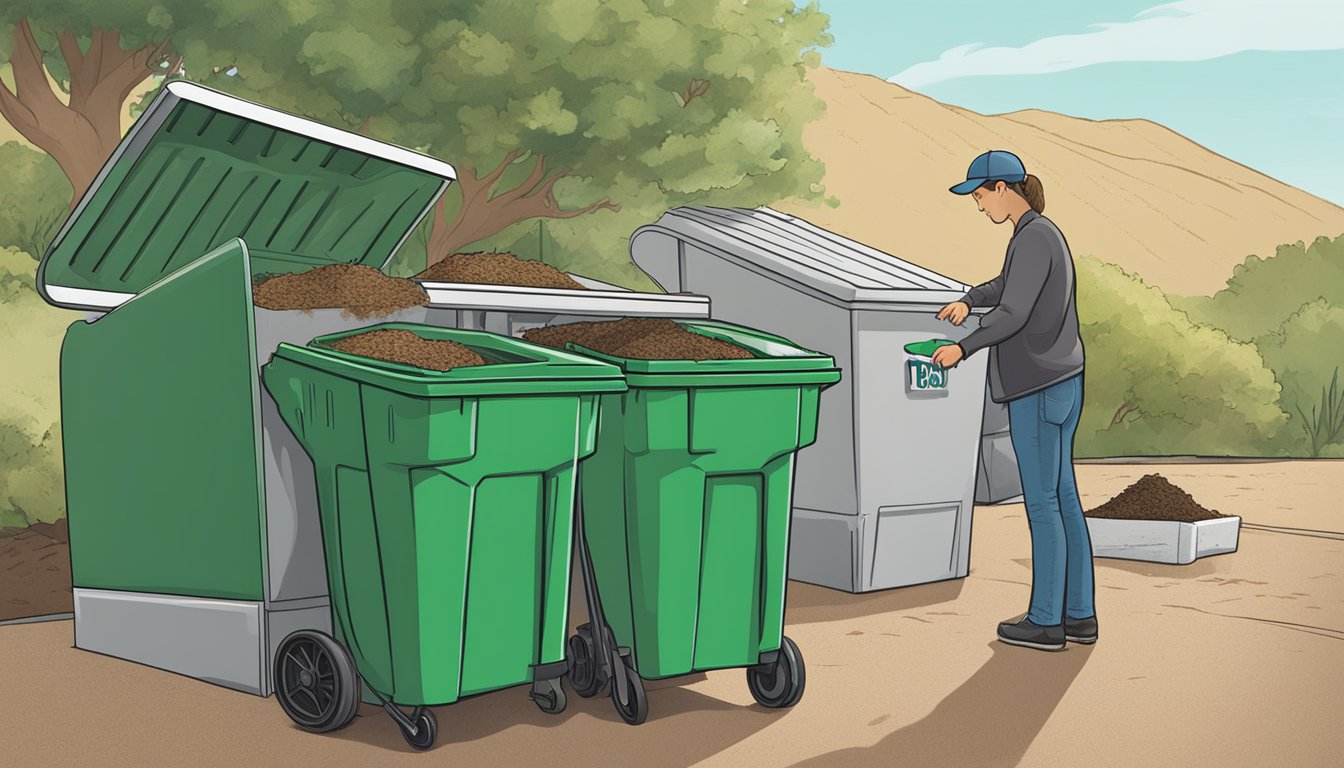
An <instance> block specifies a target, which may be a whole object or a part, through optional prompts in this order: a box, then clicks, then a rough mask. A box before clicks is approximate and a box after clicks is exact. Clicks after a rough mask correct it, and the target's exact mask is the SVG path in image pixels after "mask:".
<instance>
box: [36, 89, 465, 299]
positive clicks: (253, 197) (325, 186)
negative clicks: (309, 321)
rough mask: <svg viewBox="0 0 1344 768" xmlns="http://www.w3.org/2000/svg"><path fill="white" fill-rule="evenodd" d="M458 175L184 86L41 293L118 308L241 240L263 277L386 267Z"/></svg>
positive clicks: (41, 271)
mask: <svg viewBox="0 0 1344 768" xmlns="http://www.w3.org/2000/svg"><path fill="white" fill-rule="evenodd" d="M455 178H456V173H455V172H454V170H453V167H452V166H451V165H448V164H447V163H445V162H443V161H441V160H436V159H434V158H432V157H429V156H427V155H422V154H419V153H416V152H412V151H410V150H407V149H402V148H401V147H396V146H393V145H390V144H384V143H382V142H378V141H375V140H373V139H370V138H368V137H366V136H361V135H359V134H355V133H350V132H348V131H342V130H338V129H336V128H332V127H330V126H327V125H323V124H321V123H318V122H314V121H312V120H308V119H305V118H302V117H298V116H296V115H291V114H288V113H286V112H281V111H279V110H276V109H271V108H269V107H265V106H262V105H260V104H255V103H253V102H250V101H245V100H243V99H239V98H236V97H234V96H230V95H228V94H225V93H221V92H219V91H215V90H211V89H209V88H205V87H203V86H200V85H196V84H195V83H191V82H187V81H180V80H179V81H175V82H170V83H168V84H167V85H165V86H164V88H163V89H162V90H161V91H160V92H159V94H158V96H157V97H155V99H154V101H153V102H152V103H151V104H150V105H149V107H148V108H147V109H146V110H145V112H144V114H142V115H141V116H140V118H139V119H138V120H137V121H136V122H135V124H134V125H133V126H132V127H131V130H130V131H129V132H128V133H127V134H126V136H125V138H123V139H122V141H121V143H120V144H119V145H118V146H117V149H116V150H115V151H114V152H113V153H112V157H111V158H109V159H108V161H107V162H106V163H105V164H104V165H103V168H102V170H101V171H100V172H99V174H98V176H97V178H96V179H94V182H93V184H92V185H90V187H89V189H88V191H87V192H85V193H84V196H83V197H82V198H81V199H80V201H79V205H78V206H77V207H76V208H75V210H74V212H73V213H72V214H71V215H70V217H69V218H68V219H67V220H66V222H65V224H64V225H63V226H62V227H61V229H60V231H59V232H58V233H57V235H56V238H55V239H54V240H53V241H52V243H51V246H50V247H49V248H48V249H47V252H46V254H45V255H44V256H43V258H42V262H41V265H40V266H39V267H38V281H37V282H38V289H39V290H40V291H41V293H42V296H43V298H45V299H46V300H47V301H48V302H49V303H51V304H55V305H57V306H62V307H69V308H72V309H91V310H105V309H110V308H113V307H116V306H119V305H120V304H121V303H122V302H124V301H126V300H127V299H129V298H131V297H132V296H134V295H135V294H137V293H139V292H140V291H142V290H144V289H145V288H147V287H149V286H150V285H152V284H154V283H156V282H158V281H159V280H161V279H163V278H165V277H167V276H168V275H170V274H172V273H173V272H176V271H177V270H179V269H181V268H182V267H185V266H187V265H188V264H191V263H192V262H194V261H195V260H197V259H198V258H200V257H201V256H204V255H205V254H207V253H209V252H210V251H212V250H213V249H214V248H216V247H217V246H219V245H221V244H223V243H226V242H228V241H230V240H232V239H234V238H242V239H243V240H244V241H245V242H246V243H247V246H248V252H249V254H250V256H251V259H252V269H253V272H254V274H265V273H283V272H298V271H303V270H306V269H309V268H311V267H315V266H321V265H323V264H365V265H368V266H372V267H376V268H379V269H381V268H383V267H385V266H386V265H387V262H388V261H389V260H391V258H392V255H393V254H394V253H395V252H396V250H397V248H399V247H400V246H401V244H402V242H404V241H405V239H406V238H407V237H408V236H409V235H410V233H411V232H412V231H413V230H414V229H415V226H416V225H417V224H418V223H419V222H420V219H421V218H422V217H423V216H424V215H425V213H427V212H428V211H429V209H430V208H431V207H432V206H433V205H434V203H435V202H436V201H437V200H438V198H439V196H440V195H442V194H443V191H444V190H445V189H446V188H447V187H448V184H449V183H450V182H451V181H452V180H453V179H455Z"/></svg>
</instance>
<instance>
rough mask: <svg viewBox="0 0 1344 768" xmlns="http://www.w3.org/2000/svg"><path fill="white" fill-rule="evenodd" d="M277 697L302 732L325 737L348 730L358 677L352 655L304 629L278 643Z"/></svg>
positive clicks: (325, 637) (327, 638) (356, 706)
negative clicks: (322, 734)
mask: <svg viewBox="0 0 1344 768" xmlns="http://www.w3.org/2000/svg"><path fill="white" fill-rule="evenodd" d="M275 698H276V700H277V701H278V702H279V703H280V708H281V709H282V710H284V712H285V714H286V715H289V719H290V720H293V721H294V723H295V724H296V725H298V726H299V727H300V728H302V729H304V730H305V731H312V732H313V733H326V732H328V731H336V730H340V729H341V728H344V727H345V726H347V725H349V724H350V722H351V721H352V720H354V719H355V713H356V712H358V711H359V672H358V671H357V669H356V668H355V660H354V659H352V658H351V657H350V652H349V651H347V650H346V649H345V647H344V646H342V645H341V644H340V643H338V642H336V641H335V640H334V639H333V638H332V637H331V636H329V635H327V634H324V633H322V632H317V631H314V630H307V629H302V630H299V631H297V632H294V633H292V634H290V635H289V636H288V637H286V638H285V639H284V641H283V642H281V643H280V647H279V649H278V650H277V652H276V657H275Z"/></svg>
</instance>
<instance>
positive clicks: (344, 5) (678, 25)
mask: <svg viewBox="0 0 1344 768" xmlns="http://www.w3.org/2000/svg"><path fill="white" fill-rule="evenodd" d="M88 6H89V4H88V3H87V2H77V1H76V0H42V2H36V1H34V0H29V1H28V2H15V3H11V4H9V6H8V7H7V8H6V11H5V13H6V14H7V15H6V17H5V19H4V20H5V21H8V22H10V23H11V25H12V27H13V38H14V45H13V46H12V48H11V49H10V50H9V51H8V56H9V60H10V62H11V66H12V68H13V71H14V80H15V82H16V88H15V90H14V91H12V92H11V91H9V90H8V89H7V88H6V89H0V91H2V92H0V114H3V115H4V116H5V117H6V118H7V119H9V120H10V122H11V123H12V124H14V125H15V127H16V128H18V129H19V130H20V131H21V132H23V134H24V136H25V137H28V138H29V139H30V140H31V141H33V143H35V144H37V145H38V146H41V147H43V148H44V149H46V150H47V151H48V152H50V153H51V154H52V156H53V157H55V158H56V160H57V161H58V162H59V163H60V164H61V167H62V169H63V170H64V171H65V172H66V174H67V175H68V176H69V177H70V179H71V183H72V184H73V186H74V187H75V194H76V196H78V195H79V194H81V193H82V191H83V190H84V189H85V188H86V187H87V185H88V183H89V181H90V180H91V179H92V178H93V175H94V173H96V170H97V167H98V165H100V164H101V162H102V159H104V158H106V157H107V154H108V153H109V152H110V151H111V148H112V147H113V146H114V145H115V143H116V140H115V139H116V136H115V135H114V134H115V133H116V130H115V126H116V120H117V117H118V115H119V114H120V111H119V110H120V105H121V104H122V103H123V102H124V101H125V100H126V98H127V96H128V95H129V94H130V93H131V92H132V91H133V90H134V88H135V87H136V85H137V83H141V82H143V81H144V80H145V79H146V78H147V77H149V76H151V75H154V74H164V73H167V72H173V71H178V70H179V69H184V70H185V76H186V77H188V78H190V79H192V80H197V81H201V82H205V83H206V84H208V85H211V86H214V87H219V88H221V89H223V90H227V91H229V92H232V93H235V94H238V95H240V96H243V97H245V98H250V99H254V100H258V101H261V102H264V103H266V104H270V105H273V106H276V107H279V108H281V109H285V110H288V111H291V112H295V113H298V114H303V115H305V116H309V117H312V118H315V119H318V120H321V121H323V122H327V123H332V124H336V125H340V126H343V127H346V128H350V129H356V130H362V131H364V132H365V133H367V134H369V135H372V136H374V137H376V138H379V139H384V140H387V141H391V142H394V143H397V144H401V145H403V146H409V147H413V148H416V149H420V150H423V151H427V152H429V153H431V154H433V155H435V156H438V157H441V158H444V159H446V160H448V161H449V162H451V163H453V164H454V165H455V167H456V168H457V169H458V172H459V180H458V183H457V184H456V185H454V186H455V190H456V191H455V192H454V193H452V194H450V195H449V196H446V197H445V198H444V200H443V201H442V202H441V203H440V205H439V207H438V209H437V210H436V211H435V212H434V215H433V217H432V219H431V224H430V230H429V232H428V233H427V235H426V237H425V243H426V249H427V252H428V259H429V260H431V261H433V260H437V259H440V258H443V257H445V256H447V255H448V254H450V253H453V252H455V251H459V250H462V249H463V248H464V247H465V246H467V245H470V244H473V243H481V242H482V241H489V240H490V239H491V238H494V237H497V236H500V237H502V238H504V239H506V240H508V239H516V238H517V237H519V236H520V235H521V234H522V232H523V228H522V227H518V226H516V225H519V224H520V223H522V222H528V221H531V220H534V219H541V218H545V219H554V220H557V221H556V224H557V226H556V227H554V228H553V229H552V231H551V235H552V236H553V237H554V238H555V239H556V242H557V244H558V245H559V246H560V247H561V248H564V249H567V250H568V251H569V252H571V253H586V254H593V253H611V252H613V251H614V252H615V253H618V254H622V255H623V254H624V250H625V248H624V240H625V238H627V237H628V236H629V233H630V232H631V231H632V230H633V229H634V228H635V227H636V226H638V225H639V224H643V223H646V222H648V221H649V220H651V219H652V218H654V217H656V216H657V214H658V213H660V212H661V211H662V210H663V209H665V208H667V207H670V206H675V205H679V204H683V203H690V202H700V203H709V204H714V203H717V204H726V205H738V206H754V205H759V204H763V203H768V202H774V201H777V200H780V199H782V198H787V197H791V196H797V195H819V194H821V188H820V186H819V182H820V180H821V176H822V167H821V164H820V162H819V161H817V160H816V159H815V158H813V157H811V156H810V155H809V154H808V153H807V151H806V150H805V149H804V147H803V144H802V130H803V127H804V126H805V125H806V124H807V122H808V121H810V120H811V119H813V118H814V117H816V116H817V115H819V114H820V113H821V111H822V109H824V105H823V104H822V103H821V102H820V100H819V99H817V98H816V97H815V95H814V94H813V91H812V88H811V86H810V85H809V84H808V82H807V81H806V77H805V76H806V72H807V70H808V69H809V68H812V67H815V66H817V65H818V64H819V60H820V59H819V55H818V54H817V53H816V51H815V50H813V49H814V48H816V47H817V46H824V45H827V44H829V42H830V38H829V36H827V35H826V33H825V28H826V24H827V17H826V16H825V15H824V14H822V13H820V11H819V10H818V9H817V7H816V4H815V3H812V4H810V5H808V6H806V7H797V6H795V4H794V3H793V2H791V0H761V1H760V2H751V3H727V2H721V1H720V0H659V1H657V2H655V1H653V0H610V1H608V2H598V1H597V0H540V1H539V2H535V3H516V2H506V1H505V0H477V1H476V2H463V3H437V4H436V3H424V2H421V0H336V2H333V3H330V4H326V5H323V6H321V7H319V6H317V5H314V4H312V3H309V2H303V1H302V0H281V1H280V2H278V3H277V2H275V0H270V1H269V2H265V3H262V2H260V1H259V0H227V2H226V1H225V0H194V1H193V2H185V1H183V0H163V2H160V3H159V4H157V5H155V6H153V8H152V9H151V10H148V11H146V10H145V9H144V8H143V7H139V8H137V9H133V8H130V7H129V4H127V3H123V2H115V1H110V2H107V3H100V4H98V5H97V7H96V8H90V7H88ZM44 65H45V66H46V68H47V71H48V72H50V73H51V74H52V76H53V78H54V79H55V80H56V81H57V83H58V84H61V87H62V88H66V89H68V91H69V93H70V105H69V106H68V107H66V106H62V105H60V103H59V99H58V98H57V95H56V94H55V93H54V92H52V90H51V89H50V88H49V87H47V84H46V82H45V78H44V75H43V72H42V67H43V66H44ZM66 123H79V127H78V129H76V128H69V129H65V128H55V127H53V126H58V125H64V124H66ZM94 158H97V161H96V162H94ZM595 211H603V212H605V213H604V216H603V218H604V219H605V220H604V221H601V223H600V224H598V223H596V222H595V223H593V224H589V223H587V222H586V219H587V218H588V217H586V216H583V215H584V214H588V213H592V212H595ZM580 217H582V220H583V223H578V222H577V221H575V220H576V219H579V218H580Z"/></svg>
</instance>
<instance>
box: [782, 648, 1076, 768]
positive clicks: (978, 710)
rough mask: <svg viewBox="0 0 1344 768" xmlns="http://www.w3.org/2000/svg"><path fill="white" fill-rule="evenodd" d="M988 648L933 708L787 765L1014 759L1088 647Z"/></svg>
mask: <svg viewBox="0 0 1344 768" xmlns="http://www.w3.org/2000/svg"><path fill="white" fill-rule="evenodd" d="M990 647H991V649H992V650H993V652H994V655H993V656H991V657H990V659H989V661H987V662H985V664H984V666H982V667H980V669H979V670H977V671H976V672H975V674H973V675H971V677H970V678H969V679H967V680H966V682H965V683H962V685H961V686H960V687H959V688H957V689H956V690H955V691H953V692H952V693H951V694H949V695H948V697H947V698H945V699H943V700H942V701H941V702H940V703H939V704H938V706H937V707H935V708H934V710H933V712H931V713H929V715H928V716H927V717H925V718H924V719H922V720H919V721H918V722H915V723H912V724H910V725H908V726H906V727H904V728H902V729H900V730H899V731H896V732H894V733H892V734H890V735H888V736H887V737H886V738H884V739H882V740H881V741H879V742H878V743H877V744H874V745H873V746H871V747H859V748H853V749H843V750H839V751H837V752H831V753H828V754H825V755H818V756H817V757H815V758H812V759H810V760H804V761H803V762H800V763H797V764H795V766H794V768H800V767H805V768H832V766H860V765H862V766H870V765H975V766H1015V765H1017V764H1018V762H1019V761H1020V760H1021V759H1022V756H1023V755H1024V754H1026V751H1027V748H1028V747H1030V746H1031V743H1032V741H1034V740H1035V738H1036V735H1037V734H1038V733H1040V731H1041V729H1042V728H1044V727H1045V724H1046V722H1048V721H1049V719H1050V715H1051V713H1052V712H1054V711H1055V707H1056V706H1057V705H1058V704H1059V701H1060V699H1062V698H1063V697H1064V694H1065V693H1066V692H1067V691H1068V690H1069V686H1070V685H1072V684H1073V681H1074V678H1076V677H1077V676H1078V673H1079V672H1080V671H1082V668H1083V665H1084V664H1086V663H1087V660H1088V657H1089V655H1090V654H1091V650H1092V649H1091V648H1090V647H1085V646H1076V645H1069V646H1068V649H1067V650H1065V651H1062V652H1058V653H1045V652H1041V651H1032V650H1027V649H1024V648H1013V647H1010V646H1006V645H1003V644H1001V643H998V642H992V643H990Z"/></svg>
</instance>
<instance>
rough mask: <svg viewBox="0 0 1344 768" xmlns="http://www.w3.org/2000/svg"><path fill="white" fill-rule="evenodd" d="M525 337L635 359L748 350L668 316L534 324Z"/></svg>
mask: <svg viewBox="0 0 1344 768" xmlns="http://www.w3.org/2000/svg"><path fill="white" fill-rule="evenodd" d="M523 339H524V340H525V341H530V342H533V343H534V344H541V345H542V346H546V347H553V348H555V349H564V348H565V344H568V343H574V344H578V345H579V346H582V347H587V348H588V349H591V350H594V351H597V352H602V353H604V354H608V355H614V356H616V357H628V358H634V359H637V360H746V359H750V358H752V357H753V355H752V354H751V352H748V351H747V350H745V349H743V348H742V347H739V346H737V345H736V344H729V343H728V342H726V341H720V340H718V339H711V338H709V337H707V336H701V335H700V334H698V333H692V332H690V331H688V330H686V329H685V328H682V327H681V326H680V325H677V324H676V323H674V322H672V321H671V320H664V319H654V318H629V317H627V318H624V319H621V320H615V321H609V322H599V323H571V324H569V325H553V326H551V327H549V328H533V329H532V330H530V331H525V332H524V333H523Z"/></svg>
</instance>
